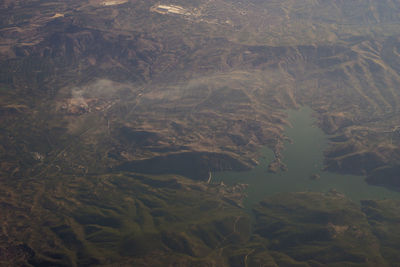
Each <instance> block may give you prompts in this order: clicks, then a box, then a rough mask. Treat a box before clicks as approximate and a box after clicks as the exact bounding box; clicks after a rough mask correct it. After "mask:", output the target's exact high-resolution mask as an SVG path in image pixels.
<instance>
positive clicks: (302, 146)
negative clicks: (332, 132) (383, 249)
mask: <svg viewBox="0 0 400 267" xmlns="http://www.w3.org/2000/svg"><path fill="white" fill-rule="evenodd" d="M288 115H289V121H290V122H291V124H292V126H293V127H287V128H286V130H285V133H286V135H287V136H288V137H289V138H290V139H292V140H293V143H292V144H290V143H286V144H285V149H284V151H283V153H282V154H283V162H284V163H285V164H286V165H287V167H288V170H287V171H284V172H280V173H278V174H273V173H269V172H268V164H269V163H270V162H271V161H273V159H274V154H273V152H272V151H271V150H269V149H268V148H264V149H263V150H262V153H261V154H262V156H261V159H260V160H259V163H260V164H259V165H258V166H257V167H256V168H254V169H253V170H251V171H248V172H216V173H213V180H212V182H214V183H215V182H220V181H223V182H224V183H225V184H235V183H244V184H248V185H249V187H248V189H247V195H248V197H247V198H246V200H245V202H244V204H245V206H246V207H250V206H252V205H253V204H256V203H257V202H259V201H260V200H262V199H263V198H265V197H266V196H270V195H273V194H275V193H278V192H304V191H314V192H327V191H329V190H331V189H335V190H336V191H337V192H339V193H342V194H344V195H346V196H347V197H349V198H351V199H352V200H354V201H357V202H358V201H360V200H363V199H385V198H400V193H398V192H395V191H390V190H388V189H386V188H383V187H378V186H371V185H368V184H367V183H366V182H365V181H364V178H365V177H362V176H354V175H340V174H335V173H331V172H327V171H322V168H323V151H324V150H325V149H326V148H327V147H328V137H327V135H325V134H324V132H323V131H322V130H321V129H320V128H318V127H316V126H315V124H314V122H315V120H314V118H313V117H312V110H311V109H310V108H308V107H302V108H301V109H299V110H290V111H289V112H288ZM313 174H319V175H320V176H321V177H320V179H318V180H312V179H310V176H311V175H313Z"/></svg>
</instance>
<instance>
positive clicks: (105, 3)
mask: <svg viewBox="0 0 400 267" xmlns="http://www.w3.org/2000/svg"><path fill="white" fill-rule="evenodd" d="M126 2H128V0H111V1H103V2H101V5H103V6H115V5H121V4H124V3H126Z"/></svg>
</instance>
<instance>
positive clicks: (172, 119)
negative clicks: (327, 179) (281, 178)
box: [0, 0, 400, 266]
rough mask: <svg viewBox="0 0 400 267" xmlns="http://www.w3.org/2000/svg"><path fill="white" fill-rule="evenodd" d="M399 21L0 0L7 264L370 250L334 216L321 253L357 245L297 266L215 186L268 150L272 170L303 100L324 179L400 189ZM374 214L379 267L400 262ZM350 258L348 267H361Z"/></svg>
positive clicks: (308, 3) (326, 13)
mask: <svg viewBox="0 0 400 267" xmlns="http://www.w3.org/2000/svg"><path fill="white" fill-rule="evenodd" d="M160 4H162V5H163V6H164V9H160V8H159V5H160ZM165 6H167V7H173V8H175V9H171V10H172V11H173V12H170V11H166V10H167V9H165ZM174 6H175V7H174ZM157 8H158V9H157ZM174 10H175V11H174ZM176 10H178V11H176ZM399 11H400V2H399V1H390V0H385V1H374V0H369V1H361V0H354V1H330V2H326V1H315V0H304V1H289V0H285V1H257V0H248V1H241V2H236V1H228V0H215V1H206V0H204V1H201V0H199V1H170V2H165V3H160V2H156V1H140V0H128V1H122V0H121V1H97V0H88V1H77V0H76V1H75V0H71V1H68V2H66V1H54V0H41V1H39V0H38V1H33V0H24V1H23V0H21V1H3V2H2V3H1V4H0V96H1V97H0V122H1V128H0V139H1V142H0V159H1V160H0V162H1V163H0V164H1V168H0V171H1V175H0V183H1V184H0V190H1V191H2V194H1V195H2V199H1V203H0V205H1V207H2V212H1V215H0V217H1V218H2V221H3V224H2V234H1V235H0V237H1V239H0V240H1V242H2V247H1V250H0V261H4V262H6V261H14V260H21V261H27V262H30V264H32V265H41V266H44V265H45V264H47V265H48V266H53V265H56V264H58V265H68V266H70V265H74V264H78V265H91V264H104V265H106V264H113V263H122V264H131V263H133V262H135V263H137V264H139V262H140V263H142V264H143V265H148V264H153V265H157V264H159V262H165V261H164V260H163V259H164V257H165V259H166V260H167V261H170V262H171V264H174V263H176V264H181V265H188V264H189V262H190V264H193V265H194V264H195V262H197V264H199V265H200V266H202V265H205V264H206V262H208V264H215V265H218V266H220V265H222V264H231V265H234V263H240V262H243V261H244V263H246V262H247V260H248V261H249V262H250V261H254V262H257V260H256V258H257V257H259V258H262V256H261V255H263V253H264V252H262V251H263V250H262V249H261V248H264V249H265V250H266V251H267V250H269V249H272V250H274V249H278V248H279V251H281V252H279V253H278V252H276V253H278V254H276V253H275V252H273V253H272V252H271V253H272V254H271V255H272V256H271V257H272V258H270V259H271V261H270V265H271V266H273V265H274V264H279V261H292V260H293V261H294V260H296V261H298V262H297V263H296V264H304V265H306V264H311V265H312V264H314V263H312V262H309V259H310V256H307V255H314V254H313V253H320V255H326V254H327V253H328V254H332V253H333V252H332V250H335V249H337V251H344V250H346V246H350V245H351V246H356V247H357V246H362V245H363V243H362V242H361V241H360V240H359V238H361V236H357V235H356V234H354V233H353V232H354V231H356V230H354V231H353V230H351V231H350V230H348V229H352V228H349V227H350V226H343V224H344V225H347V224H348V222H340V223H338V224H336V223H335V222H331V221H324V222H321V224H323V228H324V227H325V228H326V229H325V228H324V229H325V230H324V231H325V232H324V231H322V230H321V231H322V232H323V233H322V235H323V237H324V238H326V239H322V240H319V239H318V238H319V237H316V238H317V239H318V240H319V241H318V242H328V241H329V240H331V239H329V238H331V237H329V236H330V235H329V233H328V232H329V231H331V230H329V229H331V228H332V229H333V230H332V231H336V230H337V231H339V232H343V233H350V232H351V236H350V237H348V239H346V238H347V237H346V238H343V240H342V239H340V240H339V241H337V242H339V243H340V244H336V243H334V242H333V243H330V245H326V250H325V251H319V252H315V251H314V250H315V247H312V246H311V245H310V246H311V247H310V248H309V249H310V250H311V251H314V252H312V253H311V252H308V249H304V250H302V249H295V250H296V251H303V252H304V253H303V255H297V254H296V255H295V254H293V253H294V252H293V247H295V246H297V244H292V243H290V242H289V244H288V246H286V247H279V245H273V244H272V245H271V244H270V243H269V242H270V241H267V240H278V241H279V240H282V242H286V241H284V240H286V239H285V238H289V237H286V236H281V235H280V234H279V233H276V236H275V235H274V232H273V231H272V232H269V231H268V232H269V233H264V234H262V231H263V230H262V229H261V230H260V229H259V228H260V227H259V224H260V221H262V220H261V219H260V218H261V217H260V218H259V219H260V220H258V219H257V221H256V222H251V220H250V219H249V218H248V215H247V214H246V213H244V212H243V210H242V209H241V208H240V200H241V198H242V197H243V195H242V191H241V190H242V189H241V187H239V188H229V187H224V186H222V187H218V186H217V185H207V184H206V183H205V181H206V180H207V178H208V175H209V172H210V171H219V170H238V171H240V170H246V169H248V168H251V167H253V166H254V165H256V164H257V158H258V156H259V154H258V152H259V150H260V148H261V147H262V146H268V147H270V148H271V149H272V150H273V151H274V152H275V155H276V158H277V162H279V159H280V157H281V154H280V152H281V150H282V148H283V142H284V140H285V139H286V137H285V135H284V131H283V129H284V126H286V125H287V124H288V122H287V121H286V113H285V109H288V108H296V107H298V106H300V105H308V106H310V107H311V108H313V110H314V111H315V113H316V116H317V117H318V123H319V126H320V127H321V128H322V129H324V131H325V132H326V133H329V134H331V135H332V136H331V141H332V143H331V147H330V148H329V150H328V151H326V168H327V169H328V170H330V171H333V172H341V173H352V174H359V175H365V176H366V177H367V181H368V182H369V183H371V184H375V185H381V186H386V187H388V188H390V189H392V190H399V189H400V177H399V168H400V167H399V166H400V148H399V147H400V146H399V144H400V132H399V130H398V128H397V127H398V126H400V116H399V115H400V114H399V104H400V88H399V84H400V37H399V36H400V32H399V31H400V27H399V23H400V15H399V14H400V13H399ZM305 196H307V195H305ZM314 197H315V198H323V199H324V198H325V197H324V196H314ZM199 199H201V201H200V200H199ZM321 201H322V200H321ZM329 201H330V200H329ZM343 201H344V200H343ZM346 203H347V202H346ZM366 203H367V204H365V205H369V206H371V205H372V204H373V203H372V202H366ZM388 203H389V201H388ZM388 203H386V202H382V203H379V205H383V206H378V207H379V208H377V209H382V210H384V209H385V207H386V206H385V205H392V204H388ZM342 204H343V203H341V202H340V203H338V204H337V205H339V206H340V205H342ZM260 205H261V206H262V205H263V203H260ZM282 205H283V204H282ZM284 205H288V206H290V205H292V204H291V203H287V204H284ZM335 205H336V204H335ZM343 205H345V206H346V205H347V204H343ZM349 205H350V204H349ZM363 205H364V204H363ZM374 205H375V204H374ZM376 205H378V204H376ZM393 205H394V204H393ZM193 206H195V207H198V210H197V211H196V214H198V218H191V216H190V215H191V213H190V212H191V210H192V209H193ZM369 206H368V207H369ZM346 207H347V206H346ZM363 207H364V206H363ZM363 209H364V208H363ZM371 209H372V208H369V209H366V214H367V215H368V216H367V218H364V217H363V219H362V220H361V219H360V222H355V224H357V225H359V226H356V228H357V227H358V228H357V229H358V230H360V229H361V230H360V231H361V232H363V235H362V237H363V238H364V237H365V238H367V239H368V240H373V242H372V243H371V244H370V245H371V246H370V247H367V248H364V247H361V248H360V249H361V250H362V251H363V253H364V252H365V253H369V254H370V255H371V257H372V259H371V262H372V263H371V266H374V265H373V263H385V264H386V263H387V264H389V263H390V262H396V261H395V254H394V253H393V252H391V251H390V249H389V247H390V245H387V244H391V242H392V243H393V242H396V239H395V241H393V240H392V239H391V238H389V237H388V239H387V241H386V239H385V238H386V237H385V238H383V236H384V232H385V231H386V230H382V229H380V228H379V227H376V225H375V224H371V220H370V218H371V216H373V215H371V214H372V213H371ZM256 210H258V208H256ZM349 210H350V211H349V212H354V213H357V214H361V211H360V210H359V208H357V207H353V206H351V207H350V208H349ZM16 211H18V212H16ZM221 211H223V212H221ZM267 211H268V212H267ZM262 212H267V213H269V210H268V209H266V211H265V210H263V211H260V212H259V213H260V214H261V213H262ZM271 212H272V211H271ZM379 212H380V211H379ZM382 212H384V211H382ZM384 214H386V213H384ZM265 216H267V217H268V216H271V215H265ZM282 216H283V217H287V216H290V215H288V214H284V215H282ZM310 216H311V215H310ZM363 216H364V215H363ZM311 217H312V216H311ZM45 218H46V219H45ZM199 218H202V219H199ZM204 218H207V219H204ZM312 218H314V217H312ZM93 220H94V221H93ZM282 220H283V219H282ZM287 220H291V219H290V217H288V219H287ZM310 220H311V219H310ZM374 220H375V219H374ZM380 220H381V221H382V222H380V223H381V224H390V223H389V222H386V220H387V219H386V217H385V216H382V218H381V219H380ZM367 221H368V222H367ZM389 221H390V220H389ZM171 222H172V223H171ZM252 224H254V225H252ZM267 225H268V224H267ZM337 225H339V226H337ZM314 226H315V227H317V230H318V229H319V227H322V226H317V225H310V226H304V227H306V228H307V229H308V227H310V228H312V229H313V227H314ZM238 227H239V228H240V230H239V228H238ZM251 227H254V229H255V233H256V234H257V233H258V232H257V231H259V232H260V233H258V235H259V236H260V237H259V238H262V241H254V242H256V243H257V245H255V247H254V248H253V247H252V244H253V243H252V242H253V241H252V240H253V238H255V237H252V233H251V231H250V230H249V229H250V228H251ZM293 227H294V229H300V230H295V231H303V230H302V229H303V226H302V225H297V226H293ZM296 227H298V228H296ZM329 227H330V228H329ZM343 227H344V228H343ZM346 227H347V228H346ZM345 228H346V229H345ZM257 229H258V230H257ZM282 229H286V228H282ZM291 229H292V228H291ZM327 229H328V230H329V231H328V230H327ZM335 229H336V230H335ZM343 229H345V230H343ZM317 230H315V231H317ZM358 230H357V231H358ZM310 231H314V230H310ZM326 231H328V232H326ZM332 231H331V232H332ZM352 231H353V232H352ZM382 231H383V232H382ZM283 232H287V233H290V231H289V230H288V229H286V230H284V231H283ZM288 235H289V234H288ZM312 236H313V235H312ZM331 236H333V234H331ZM376 236H378V237H379V238H381V237H382V238H383V239H382V240H384V241H382V242H383V243H382V244H381V243H380V242H378V241H377V240H376ZM328 237H329V238H328ZM257 238H258V237H257ZM290 239H291V238H290ZM149 240H150V241H149ZM151 240H153V241H151ZM327 240H328V241H327ZM271 242H272V241H271ZM274 242H275V241H274ZM279 242H281V241H279ZM307 242H308V241H307ZM310 242H311V241H310ZM312 242H314V241H312ZM329 242H330V241H329ZM329 242H328V243H329ZM335 242H336V241H335ZM346 242H348V243H346ZM232 244H233V245H232ZM235 244H236V245H237V244H239V245H237V247H235V246H236V245H235ZM259 244H263V245H262V246H261V245H259ZM335 244H336V245H335ZM232 246H233V247H232ZM259 246H261V247H259ZM332 246H333V248H332ZM111 247H112V248H113V249H110V248H111ZM225 247H227V249H226V250H225ZM240 247H243V249H242V250H241V249H240ZM128 248H129V249H128ZM245 248H246V249H245ZM247 248H248V249H247ZM254 251H261V252H260V253H261V254H259V256H256V255H258V254H257V253H258V252H257V253H253V252H254ZM327 251H328V252H327ZM371 251H375V252H374V253H372V252H371ZM171 252H173V253H171ZM250 252H251V253H250ZM80 253H81V254H80ZM152 253H153V254H152ZM265 253H267V252H265ZM274 253H275V254H274ZM282 253H283V254H282ZM307 253H311V254H307ZM324 253H325V254H324ZM338 253H339V252H338ZM354 253H355V254H357V253H356V252H354ZM354 253H353V252H349V254H348V255H349V256H348V258H346V259H343V261H349V262H353V261H354V262H357V263H359V264H365V263H366V262H367V260H368V259H367V258H366V257H367V256H366V255H367V254H365V253H364V254H363V253H361V252H360V253H361V254H359V255H358V254H357V255H358V256H354V255H355V254H354ZM371 253H372V254H371ZM21 255H22V256H21ZM154 255H157V257H155V256H154ZM168 255H172V256H168ZM182 255H185V256H182ZM221 255H223V257H222V256H221ZM233 255H236V257H237V258H235V257H234V256H233ZM251 255H253V256H254V257H256V258H254V259H250V258H251ZM274 255H275V256H274ZM313 257H314V256H313ZM320 257H322V258H323V257H324V256H320ZM316 258H318V257H316ZM322 258H321V260H320V261H318V260H317V261H318V262H319V263H318V264H328V263H332V261H333V259H327V258H323V259H322ZM235 259H237V260H235ZM219 261H221V262H219ZM254 264H255V263H254ZM293 264H295V263H293ZM239 265H240V264H239ZM317 266H318V265H317Z"/></svg>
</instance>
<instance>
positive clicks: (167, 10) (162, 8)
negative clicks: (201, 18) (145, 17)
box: [150, 4, 191, 15]
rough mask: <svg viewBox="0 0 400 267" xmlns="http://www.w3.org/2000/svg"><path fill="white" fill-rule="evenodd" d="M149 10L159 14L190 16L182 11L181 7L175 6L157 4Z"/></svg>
mask: <svg viewBox="0 0 400 267" xmlns="http://www.w3.org/2000/svg"><path fill="white" fill-rule="evenodd" d="M150 10H151V11H154V12H157V13H160V14H178V15H191V13H190V12H189V11H188V10H186V9H184V8H183V7H181V6H176V5H161V4H157V5H155V6H152V7H151V8H150Z"/></svg>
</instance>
